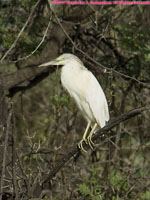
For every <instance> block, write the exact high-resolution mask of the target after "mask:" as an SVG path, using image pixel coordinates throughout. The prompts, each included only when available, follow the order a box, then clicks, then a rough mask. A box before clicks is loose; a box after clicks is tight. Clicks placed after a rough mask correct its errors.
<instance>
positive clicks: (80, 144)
mask: <svg viewBox="0 0 150 200" xmlns="http://www.w3.org/2000/svg"><path fill="white" fill-rule="evenodd" d="M83 142H85V143H86V144H88V143H87V140H86V139H85V138H82V140H81V141H80V142H79V143H78V148H79V149H80V150H82V151H84V152H85V153H86V152H87V151H86V150H85V149H84V148H83Z"/></svg>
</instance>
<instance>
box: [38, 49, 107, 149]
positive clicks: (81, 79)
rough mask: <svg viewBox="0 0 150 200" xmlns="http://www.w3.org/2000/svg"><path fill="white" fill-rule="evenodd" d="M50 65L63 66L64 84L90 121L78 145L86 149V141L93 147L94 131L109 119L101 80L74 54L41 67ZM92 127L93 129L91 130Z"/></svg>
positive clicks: (62, 76)
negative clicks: (84, 144)
mask: <svg viewBox="0 0 150 200" xmlns="http://www.w3.org/2000/svg"><path fill="white" fill-rule="evenodd" d="M48 65H62V66H63V67H62V69H61V82H62V85H63V87H64V88H65V89H66V90H67V91H68V92H69V94H70V95H71V97H73V98H74V99H75V102H76V104H77V105H78V107H79V109H80V111H81V112H82V114H83V117H84V118H85V119H86V121H87V123H88V124H87V127H86V129H85V132H84V134H83V138H82V140H81V141H80V142H79V143H78V147H79V148H80V149H82V150H83V151H85V149H84V148H83V142H85V143H87V144H89V146H90V147H91V148H93V147H92V145H94V143H93V142H92V139H91V138H92V135H93V133H94V132H95V131H97V130H99V129H100V128H103V127H104V126H105V125H106V122H107V121H108V120H109V110H108V104H107V100H106V97H105V94H104V92H103V90H102V88H101V86H100V84H99V82H98V81H97V79H96V78H95V76H94V75H93V74H92V73H91V72H90V71H89V70H88V69H87V68H86V67H85V66H84V65H83V63H82V62H81V60H80V59H79V58H78V57H76V56H75V55H73V54H69V53H65V54H62V55H61V56H59V57H58V58H56V59H55V60H53V61H50V62H47V63H44V64H41V65H40V66H39V67H43V66H48ZM90 127H91V131H89V129H90ZM88 132H89V134H88ZM87 135H88V136H87Z"/></svg>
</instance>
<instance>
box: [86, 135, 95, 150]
mask: <svg viewBox="0 0 150 200" xmlns="http://www.w3.org/2000/svg"><path fill="white" fill-rule="evenodd" d="M87 142H88V145H89V146H90V148H91V149H92V150H93V149H94V148H93V146H94V145H95V144H94V142H93V141H92V135H89V136H88V137H87Z"/></svg>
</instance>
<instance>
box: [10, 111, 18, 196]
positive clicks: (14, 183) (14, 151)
mask: <svg viewBox="0 0 150 200" xmlns="http://www.w3.org/2000/svg"><path fill="white" fill-rule="evenodd" d="M12 118H13V131H12V180H13V189H14V194H15V199H16V200H19V193H18V184H17V174H16V139H15V135H16V122H15V116H14V115H13V116H12Z"/></svg>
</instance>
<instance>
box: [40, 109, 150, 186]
mask: <svg viewBox="0 0 150 200" xmlns="http://www.w3.org/2000/svg"><path fill="white" fill-rule="evenodd" d="M148 109H150V107H141V108H136V109H134V110H130V111H129V112H127V113H125V114H122V115H120V116H118V117H116V118H114V119H113V120H111V121H109V123H108V124H107V125H106V126H105V127H104V128H102V129H100V131H98V132H97V133H96V134H95V135H94V136H93V138H92V140H93V141H96V140H97V139H98V138H99V137H101V136H102V135H103V134H106V133H107V132H108V131H109V130H111V129H112V128H114V127H115V126H117V125H119V124H120V123H121V122H124V121H126V120H128V119H130V118H132V117H134V116H136V115H139V114H141V113H142V112H143V111H145V110H148ZM83 147H84V148H85V149H89V146H88V145H87V144H84V145H83ZM78 153H79V149H78V147H77V145H76V146H75V147H74V148H73V149H72V150H70V151H69V152H68V153H67V154H66V155H64V156H63V157H62V158H61V159H60V160H58V162H57V164H56V165H55V167H54V168H53V170H51V171H49V173H48V174H47V175H45V176H43V178H42V181H41V184H45V183H46V182H47V181H48V180H51V179H52V178H53V177H54V176H55V175H56V173H57V172H58V171H60V169H61V168H62V167H63V166H64V165H65V163H66V162H67V161H69V160H70V159H71V158H72V157H75V156H76V155H77V154H78Z"/></svg>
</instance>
